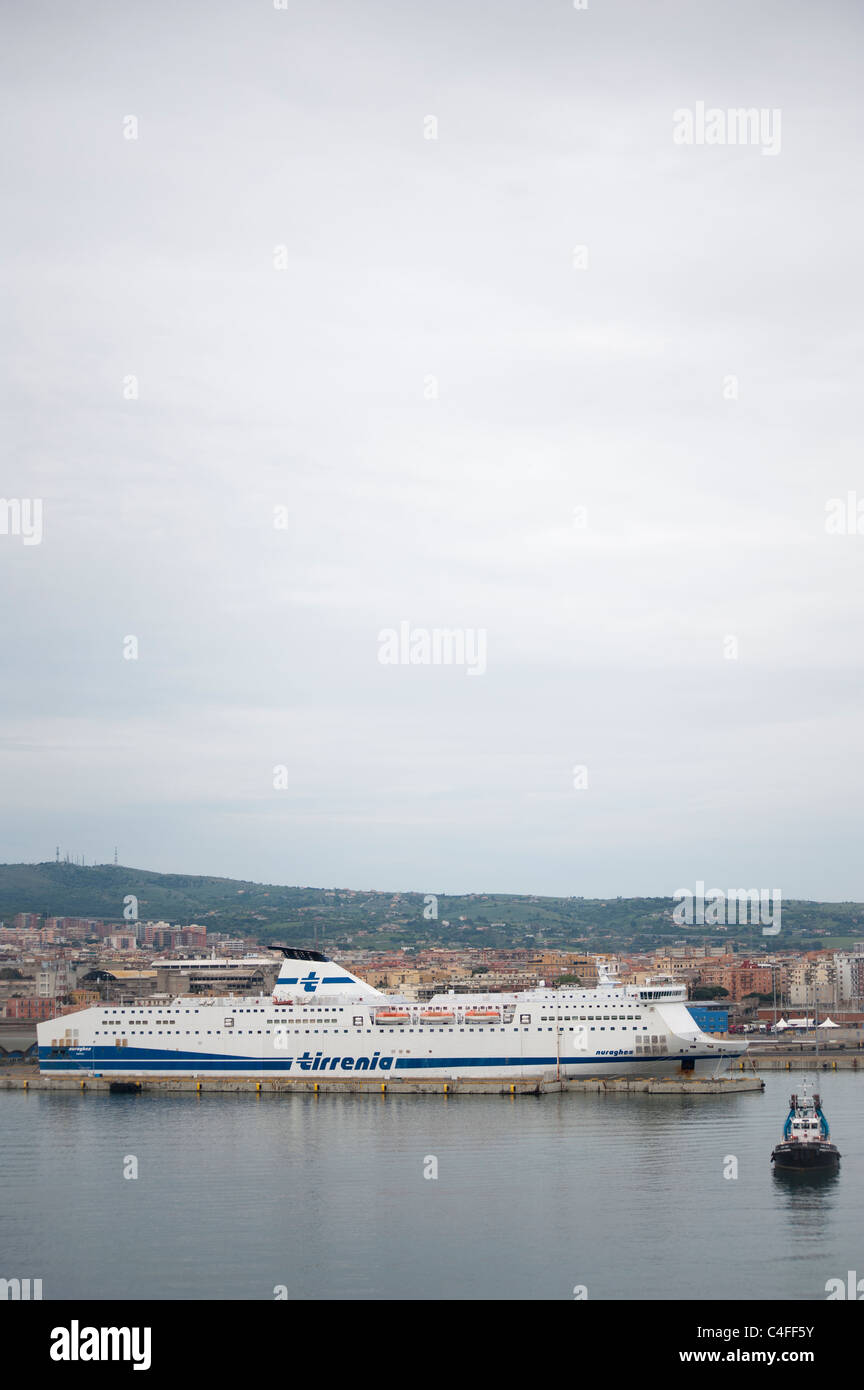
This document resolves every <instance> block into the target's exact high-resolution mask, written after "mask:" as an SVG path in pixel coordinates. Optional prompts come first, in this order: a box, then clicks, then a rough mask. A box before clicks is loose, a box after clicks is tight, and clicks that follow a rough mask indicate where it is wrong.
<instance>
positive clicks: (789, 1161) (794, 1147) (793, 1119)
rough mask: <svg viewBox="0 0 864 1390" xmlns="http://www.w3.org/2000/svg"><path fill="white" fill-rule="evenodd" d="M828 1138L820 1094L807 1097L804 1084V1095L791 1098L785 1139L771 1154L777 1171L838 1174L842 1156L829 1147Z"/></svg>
mask: <svg viewBox="0 0 864 1390" xmlns="http://www.w3.org/2000/svg"><path fill="white" fill-rule="evenodd" d="M829 1135H830V1130H829V1128H828V1121H827V1120H826V1119H825V1116H824V1115H823V1113H822V1102H821V1100H820V1098H819V1094H818V1092H815V1091H814V1093H813V1095H812V1096H810V1095H808V1094H807V1083H806V1081H805V1082H804V1086H803V1090H802V1093H801V1095H800V1096H799V1095H797V1094H794V1093H793V1095H792V1096H791V1098H790V1101H789V1114H788V1115H787V1116H786V1123H785V1125H784V1126H783V1138H782V1140H781V1141H780V1143H779V1144H778V1145H777V1147H776V1148H775V1149H774V1150H773V1152H772V1154H771V1162H772V1163H773V1164H774V1165H775V1171H776V1170H777V1169H778V1168H794V1169H796V1170H797V1171H799V1172H800V1171H802V1170H803V1169H806V1170H808V1171H810V1170H813V1169H814V1168H819V1169H831V1170H836V1169H837V1168H838V1167H839V1164H840V1153H839V1150H838V1149H837V1148H835V1146H834V1145H833V1144H832V1143H830V1141H829Z"/></svg>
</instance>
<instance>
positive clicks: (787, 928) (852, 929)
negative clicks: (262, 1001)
mask: <svg viewBox="0 0 864 1390" xmlns="http://www.w3.org/2000/svg"><path fill="white" fill-rule="evenodd" d="M130 893H131V894H134V895H135V897H136V898H137V899H138V915H139V917H140V918H141V919H142V920H165V921H169V922H172V923H181V924H188V923H190V922H200V923H203V924H205V925H206V926H207V928H208V930H210V931H220V932H229V933H232V934H237V935H250V936H257V937H258V938H259V939H261V940H262V941H265V940H267V939H270V938H273V937H283V938H285V939H286V940H291V941H295V942H313V941H315V940H318V941H319V942H324V941H326V942H327V943H328V944H329V945H330V946H331V947H334V946H335V945H337V944H345V943H353V944H354V945H355V946H361V945H362V946H364V947H366V946H368V947H377V948H383V947H388V946H418V947H420V946H422V947H426V946H433V945H457V944H461V945H471V946H494V947H506V946H521V945H537V944H541V943H542V944H543V945H547V946H572V947H577V948H579V947H583V948H586V947H587V948H590V949H591V950H603V949H622V948H626V947H631V948H632V949H647V948H649V947H654V946H659V945H664V944H665V945H672V944H674V943H680V942H685V941H686V942H696V941H704V940H706V938H709V939H711V940H713V941H715V942H721V941H722V942H733V941H734V942H736V943H737V945H738V948H739V949H742V950H744V949H746V950H763V949H766V948H767V949H776V948H778V947H780V946H781V945H783V946H793V945H794V946H795V947H797V948H799V949H800V948H802V947H807V946H808V945H809V946H813V947H816V946H825V945H828V944H829V943H830V944H831V945H832V946H842V945H845V944H848V943H850V942H851V941H852V940H854V939H857V938H859V937H864V905H862V904H860V903H808V902H792V901H790V902H784V903H783V919H782V920H783V931H782V935H781V936H780V937H763V936H762V933H761V930H760V928H759V927H750V926H740V927H739V926H730V927H728V928H725V929H722V930H719V931H718V929H716V928H706V927H699V926H694V927H690V928H684V927H681V926H679V925H677V924H676V923H675V922H673V921H672V920H671V917H670V913H671V909H672V906H673V904H672V902H671V900H669V899H665V898H613V899H607V900H600V899H590V898H577V897H571V898H546V897H537V896H528V895H526V896H518V895H513V894H498V893H474V894H469V895H466V896H462V897H453V896H447V895H441V896H440V897H439V898H438V901H437V918H436V917H431V916H429V917H427V916H424V911H429V910H430V909H429V908H428V907H426V906H425V899H424V895H423V894H422V893H384V892H355V891H353V890H351V889H321V888H303V887H289V886H285V885H280V884H267V883H254V882H251V881H246V880H241V879H230V878H216V877H209V876H203V875H194V874H160V873H154V872H152V871H150V870H147V869H134V868H130V867H128V866H125V865H118V864H98V865H95V866H90V867H85V866H82V865H77V864H66V863H54V862H53V861H50V862H47V863H43V864H3V865H0V920H2V921H4V922H5V923H7V925H8V924H10V923H11V921H12V918H13V917H14V915H15V913H17V912H38V913H41V914H44V915H47V916H63V915H67V916H73V917H100V918H104V919H106V920H112V921H121V920H122V915H123V900H124V897H125V896H126V895H127V894H130Z"/></svg>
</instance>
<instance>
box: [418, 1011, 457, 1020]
mask: <svg viewBox="0 0 864 1390" xmlns="http://www.w3.org/2000/svg"><path fill="white" fill-rule="evenodd" d="M455 1020H456V1015H455V1014H454V1013H450V1011H449V1010H448V1009H424V1010H423V1012H422V1013H421V1015H420V1022H421V1023H454V1022H455Z"/></svg>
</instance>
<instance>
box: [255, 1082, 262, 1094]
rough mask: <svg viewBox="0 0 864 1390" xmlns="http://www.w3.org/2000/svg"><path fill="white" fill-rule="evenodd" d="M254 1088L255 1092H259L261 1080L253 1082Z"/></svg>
mask: <svg viewBox="0 0 864 1390" xmlns="http://www.w3.org/2000/svg"><path fill="white" fill-rule="evenodd" d="M255 1090H256V1091H257V1092H259V1093H260V1091H261V1082H260V1081H256V1082H255Z"/></svg>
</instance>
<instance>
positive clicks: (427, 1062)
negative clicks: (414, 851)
mask: <svg viewBox="0 0 864 1390" xmlns="http://www.w3.org/2000/svg"><path fill="white" fill-rule="evenodd" d="M82 1050H83V1049H82ZM50 1054H51V1049H50V1048H47V1047H46V1048H42V1049H40V1056H39V1065H40V1069H41V1070H42V1071H44V1072H80V1071H137V1070H143V1069H145V1068H146V1069H148V1070H150V1071H155V1072H178V1073H181V1074H187V1073H189V1072H192V1071H197V1072H202V1071H227V1072H235V1073H237V1074H239V1075H244V1074H249V1075H254V1074H255V1073H256V1072H282V1073H283V1074H286V1075H287V1074H288V1073H289V1072H290V1074H291V1075H292V1076H298V1077H304V1076H324V1075H325V1074H326V1075H327V1076H331V1075H332V1076H337V1075H338V1076H341V1077H345V1076H354V1075H355V1074H358V1075H368V1074H369V1069H367V1068H364V1067H360V1068H359V1069H358V1072H357V1073H355V1072H354V1071H350V1072H348V1071H343V1070H342V1068H341V1066H339V1067H337V1068H334V1069H333V1070H332V1071H331V1069H330V1067H329V1066H328V1067H325V1068H323V1069H322V1070H320V1071H317V1072H313V1071H311V1070H308V1071H307V1070H304V1069H302V1068H300V1067H297V1066H296V1065H294V1066H292V1065H290V1063H288V1059H287V1058H286V1057H237V1056H221V1055H219V1054H218V1053H213V1052H208V1053H200V1052H197V1053H190V1052H187V1053H180V1054H178V1053H169V1052H164V1051H158V1050H155V1049H153V1050H151V1049H145V1048H134V1047H124V1048H122V1049H117V1048H95V1047H94V1048H93V1049H92V1051H91V1049H87V1054H88V1055H87V1056H79V1057H52V1056H51V1055H50ZM722 1055H723V1054H720V1056H718V1054H716V1053H713V1052H712V1053H708V1052H705V1053H697V1054H694V1053H688V1054H681V1055H680V1056H676V1055H675V1054H674V1053H673V1054H667V1055H665V1056H652V1057H637V1056H635V1055H634V1054H629V1053H628V1054H622V1055H620V1056H617V1057H597V1056H592V1057H585V1056H579V1057H561V1058H558V1057H438V1058H436V1057H422V1058H421V1057H416V1058H415V1057H397V1058H395V1064H394V1070H396V1071H433V1070H447V1069H448V1068H449V1069H451V1070H452V1069H460V1068H468V1067H498V1068H503V1069H505V1070H508V1071H518V1070H519V1068H520V1067H555V1066H557V1065H558V1064H559V1062H560V1065H561V1066H567V1067H571V1066H587V1067H598V1066H614V1065H620V1064H621V1063H624V1062H626V1063H631V1062H641V1063H645V1064H647V1063H649V1062H680V1061H683V1060H684V1059H685V1058H689V1060H691V1061H694V1062H702V1061H706V1060H710V1059H713V1060H714V1061H719V1060H721V1058H722ZM295 1060H296V1059H295ZM370 1060H371V1059H370ZM374 1070H375V1072H376V1073H377V1072H379V1071H380V1072H381V1073H382V1075H386V1074H387V1071H388V1070H389V1069H388V1068H384V1069H382V1068H380V1067H377V1066H376V1067H375V1068H374Z"/></svg>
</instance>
